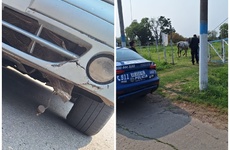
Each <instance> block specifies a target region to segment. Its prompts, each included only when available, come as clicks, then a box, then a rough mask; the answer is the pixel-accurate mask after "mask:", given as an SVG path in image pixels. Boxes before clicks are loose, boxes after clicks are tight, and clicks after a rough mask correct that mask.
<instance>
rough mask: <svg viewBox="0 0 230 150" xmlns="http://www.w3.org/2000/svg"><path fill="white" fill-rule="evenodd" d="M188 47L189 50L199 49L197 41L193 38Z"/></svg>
mask: <svg viewBox="0 0 230 150" xmlns="http://www.w3.org/2000/svg"><path fill="white" fill-rule="evenodd" d="M189 47H190V48H191V50H197V49H198V48H199V39H198V38H197V37H193V38H192V40H191V42H190V44H189Z"/></svg>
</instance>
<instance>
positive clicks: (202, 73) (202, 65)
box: [199, 0, 208, 91]
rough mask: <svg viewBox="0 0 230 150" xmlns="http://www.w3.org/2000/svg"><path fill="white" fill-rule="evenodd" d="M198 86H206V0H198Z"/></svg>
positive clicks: (201, 87) (202, 87) (202, 88)
mask: <svg viewBox="0 0 230 150" xmlns="http://www.w3.org/2000/svg"><path fill="white" fill-rule="evenodd" d="M199 57H200V60H199V88H200V90H201V91H202V90H206V89H207V88H208V0H200V55H199Z"/></svg>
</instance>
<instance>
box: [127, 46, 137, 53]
mask: <svg viewBox="0 0 230 150" xmlns="http://www.w3.org/2000/svg"><path fill="white" fill-rule="evenodd" d="M129 49H131V50H133V51H134V52H136V53H138V52H137V50H136V49H135V48H134V47H130V48H129Z"/></svg>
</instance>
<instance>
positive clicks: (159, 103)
mask: <svg viewBox="0 0 230 150" xmlns="http://www.w3.org/2000/svg"><path fill="white" fill-rule="evenodd" d="M116 124H117V135H116V145H117V150H129V149H132V150H227V149H228V131H226V130H221V129H217V128H215V127H213V126H212V125H211V124H208V123H203V122H201V121H200V120H198V119H195V118H193V117H191V115H190V114H189V113H188V112H186V111H185V110H182V109H181V108H179V107H177V106H175V105H173V104H172V103H171V102H170V101H168V100H167V99H164V98H162V97H160V96H158V95H154V94H153V95H151V94H149V95H147V96H146V97H144V98H140V99H138V100H136V101H132V102H128V103H125V104H119V105H118V106H117V120H116Z"/></svg>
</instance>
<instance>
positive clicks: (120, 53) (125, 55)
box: [116, 48, 143, 61]
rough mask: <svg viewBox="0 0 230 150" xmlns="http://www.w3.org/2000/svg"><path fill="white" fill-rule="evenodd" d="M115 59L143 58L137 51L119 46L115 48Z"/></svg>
mask: <svg viewBox="0 0 230 150" xmlns="http://www.w3.org/2000/svg"><path fill="white" fill-rule="evenodd" d="M116 51H117V52H116V54H117V55H116V56H117V61H129V60H137V59H143V57H142V56H140V55H139V54H138V53H136V52H134V51H133V50H130V49H128V48H121V49H117V50H116Z"/></svg>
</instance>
